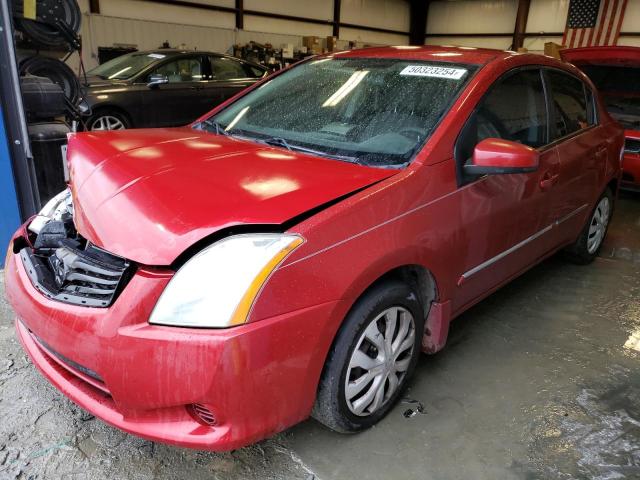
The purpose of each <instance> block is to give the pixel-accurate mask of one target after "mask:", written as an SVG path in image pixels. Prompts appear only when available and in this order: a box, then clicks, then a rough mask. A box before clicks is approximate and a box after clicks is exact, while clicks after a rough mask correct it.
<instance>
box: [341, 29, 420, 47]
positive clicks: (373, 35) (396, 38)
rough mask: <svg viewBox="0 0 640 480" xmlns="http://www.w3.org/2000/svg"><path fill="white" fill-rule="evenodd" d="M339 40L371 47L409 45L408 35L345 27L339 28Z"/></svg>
mask: <svg viewBox="0 0 640 480" xmlns="http://www.w3.org/2000/svg"><path fill="white" fill-rule="evenodd" d="M340 39H341V40H350V41H358V42H364V43H367V44H371V45H407V44H408V43H409V36H408V35H397V34H394V33H381V32H371V31H369V30H360V29H359V28H346V27H340Z"/></svg>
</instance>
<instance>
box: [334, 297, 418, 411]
mask: <svg viewBox="0 0 640 480" xmlns="http://www.w3.org/2000/svg"><path fill="white" fill-rule="evenodd" d="M415 335H416V329H415V319H414V318H413V315H412V314H411V312H409V310H407V309H406V308H403V307H399V306H398V307H391V308H388V309H386V310H384V311H383V312H382V313H380V314H379V315H378V316H377V317H375V318H374V319H373V320H372V321H371V322H370V323H369V325H368V326H367V328H366V329H365V330H364V332H363V333H362V335H361V336H360V338H359V339H358V342H357V343H356V348H355V349H354V350H353V353H352V354H351V358H350V359H349V366H348V370H347V377H346V380H345V400H346V403H347V406H348V407H349V410H350V411H351V413H353V414H355V415H358V416H361V417H366V416H369V415H371V414H373V413H375V412H376V411H378V410H379V409H380V408H381V407H382V406H383V405H385V404H386V403H387V402H388V401H389V399H390V398H391V397H392V396H393V394H394V393H395V392H396V391H397V390H398V388H399V386H400V385H401V383H402V381H403V379H404V377H405V375H406V373H407V370H408V369H409V364H410V363H411V358H412V356H413V349H414V344H415Z"/></svg>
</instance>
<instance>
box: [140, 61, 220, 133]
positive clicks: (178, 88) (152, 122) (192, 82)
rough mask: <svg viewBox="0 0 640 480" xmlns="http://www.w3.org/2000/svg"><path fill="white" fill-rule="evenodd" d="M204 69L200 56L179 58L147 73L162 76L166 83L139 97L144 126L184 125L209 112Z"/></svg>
mask: <svg viewBox="0 0 640 480" xmlns="http://www.w3.org/2000/svg"><path fill="white" fill-rule="evenodd" d="M204 67H205V64H204V57H203V56H202V55H193V56H181V57H180V58H177V59H172V60H169V61H167V62H165V63H163V64H162V65H160V66H158V67H157V68H156V69H155V70H153V71H152V72H150V73H149V76H151V75H163V76H165V77H166V78H167V80H168V83H165V84H161V85H156V86H154V87H150V88H147V90H146V91H144V92H143V94H142V96H143V106H144V108H145V110H146V117H147V118H148V119H149V122H148V126H153V127H170V126H180V125H186V124H188V123H190V122H192V121H194V120H195V119H196V118H198V117H199V116H200V115H202V114H203V113H205V112H206V111H207V110H208V109H209V102H207V98H206V93H205V84H206V73H205V68H204ZM147 78H148V77H147Z"/></svg>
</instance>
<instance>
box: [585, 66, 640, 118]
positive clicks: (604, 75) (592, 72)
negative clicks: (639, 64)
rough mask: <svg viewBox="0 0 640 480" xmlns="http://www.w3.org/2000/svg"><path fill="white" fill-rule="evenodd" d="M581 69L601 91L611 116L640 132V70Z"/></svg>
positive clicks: (598, 67) (612, 67)
mask: <svg viewBox="0 0 640 480" xmlns="http://www.w3.org/2000/svg"><path fill="white" fill-rule="evenodd" d="M580 68H581V69H582V70H583V71H584V73H586V74H587V76H588V77H589V78H590V79H591V81H592V82H593V83H594V85H595V86H596V88H597V89H598V90H599V91H600V95H601V96H602V99H603V100H604V103H605V104H606V105H607V110H608V111H609V113H610V114H611V116H612V117H613V118H615V119H616V120H617V121H618V122H620V123H621V124H622V126H623V127H624V128H626V129H628V130H640V68H634V67H614V66H608V65H584V66H581V67H580Z"/></svg>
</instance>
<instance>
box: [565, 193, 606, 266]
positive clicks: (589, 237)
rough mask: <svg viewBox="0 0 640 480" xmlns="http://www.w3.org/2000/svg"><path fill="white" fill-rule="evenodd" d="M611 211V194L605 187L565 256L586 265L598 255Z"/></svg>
mask: <svg viewBox="0 0 640 480" xmlns="http://www.w3.org/2000/svg"><path fill="white" fill-rule="evenodd" d="M612 212H613V194H612V193H611V190H610V189H609V188H607V189H606V190H605V191H604V193H603V194H602V196H601V197H600V198H599V199H598V203H596V206H595V208H594V209H593V211H592V212H591V215H589V219H588V220H587V223H586V225H585V226H584V228H583V229H582V232H581V233H580V236H579V237H578V239H577V240H576V242H575V243H574V244H573V245H571V246H570V247H569V248H567V250H566V256H567V258H568V259H569V260H570V261H572V262H573V263H576V264H578V265H587V264H589V263H591V262H593V260H594V259H595V258H596V257H597V256H598V253H599V252H600V249H601V248H602V243H603V241H604V238H605V236H606V235H607V231H608V229H609V221H610V220H611V213H612Z"/></svg>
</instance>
